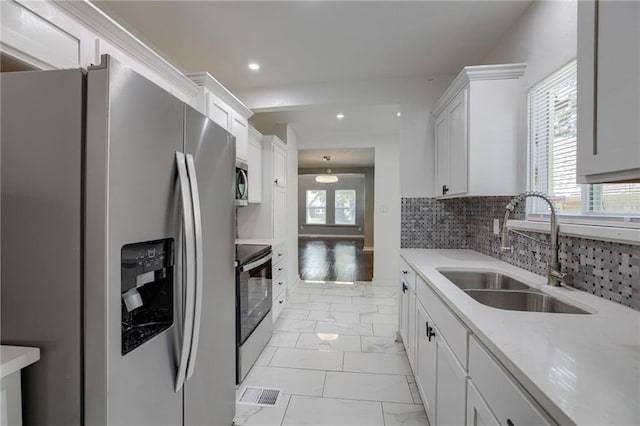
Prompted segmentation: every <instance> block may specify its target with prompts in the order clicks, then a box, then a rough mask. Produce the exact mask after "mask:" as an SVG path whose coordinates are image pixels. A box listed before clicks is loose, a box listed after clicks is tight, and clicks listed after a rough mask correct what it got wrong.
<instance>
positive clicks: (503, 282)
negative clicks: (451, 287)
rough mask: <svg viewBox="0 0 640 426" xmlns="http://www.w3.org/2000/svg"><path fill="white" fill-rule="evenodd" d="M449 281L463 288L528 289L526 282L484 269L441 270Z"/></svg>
mask: <svg viewBox="0 0 640 426" xmlns="http://www.w3.org/2000/svg"><path fill="white" fill-rule="evenodd" d="M440 273H441V274H442V275H444V276H445V277H447V279H449V281H451V282H452V283H454V284H455V285H457V286H458V287H460V288H461V289H463V290H467V289H474V290H484V289H495V290H502V289H504V290H528V289H529V288H530V287H529V286H528V285H526V284H525V283H523V282H521V281H518V280H516V279H515V278H511V277H510V276H507V275H503V274H500V273H497V272H483V271H444V272H443V271H440Z"/></svg>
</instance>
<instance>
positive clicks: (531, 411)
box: [469, 337, 553, 426]
mask: <svg viewBox="0 0 640 426" xmlns="http://www.w3.org/2000/svg"><path fill="white" fill-rule="evenodd" d="M469 375H470V376H471V378H472V381H473V384H474V386H475V387H476V388H477V389H478V392H479V393H480V395H482V397H483V398H484V400H485V401H486V403H487V406H488V407H489V408H490V410H491V412H493V413H494V414H495V416H496V418H497V419H498V422H499V423H500V424H503V425H509V426H514V425H515V426H522V425H549V424H553V421H552V420H551V419H549V418H548V416H547V415H546V413H544V412H543V411H542V409H541V408H539V407H537V404H536V403H535V402H534V401H532V400H531V398H530V397H529V396H528V395H527V394H526V391H525V390H524V389H522V387H521V386H520V385H519V384H518V383H517V382H516V381H515V379H513V378H512V377H511V375H510V374H509V373H508V372H507V371H505V370H504V367H502V366H501V365H500V364H499V363H498V361H497V360H495V359H494V358H493V355H490V354H489V353H488V352H487V351H486V350H485V349H484V348H483V347H482V345H481V343H480V342H479V341H478V340H477V339H476V338H475V337H472V338H471V339H470V341H469Z"/></svg>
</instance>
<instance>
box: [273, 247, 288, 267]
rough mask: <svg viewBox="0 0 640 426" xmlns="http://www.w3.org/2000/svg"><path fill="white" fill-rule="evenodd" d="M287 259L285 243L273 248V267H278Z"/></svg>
mask: <svg viewBox="0 0 640 426" xmlns="http://www.w3.org/2000/svg"><path fill="white" fill-rule="evenodd" d="M285 257H286V245H285V243H280V244H278V245H274V246H273V261H272V262H271V263H272V264H273V265H277V264H278V263H280V262H282V261H283V260H284V258H285Z"/></svg>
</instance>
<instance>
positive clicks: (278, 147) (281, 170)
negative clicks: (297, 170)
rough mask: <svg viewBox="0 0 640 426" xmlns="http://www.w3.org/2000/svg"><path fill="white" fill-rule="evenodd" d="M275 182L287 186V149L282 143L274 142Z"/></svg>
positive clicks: (282, 186)
mask: <svg viewBox="0 0 640 426" xmlns="http://www.w3.org/2000/svg"><path fill="white" fill-rule="evenodd" d="M271 149H272V150H273V184H274V185H275V186H278V187H281V188H285V187H286V186H287V150H286V147H285V146H283V145H282V144H275V143H274V144H273V145H272V147H271Z"/></svg>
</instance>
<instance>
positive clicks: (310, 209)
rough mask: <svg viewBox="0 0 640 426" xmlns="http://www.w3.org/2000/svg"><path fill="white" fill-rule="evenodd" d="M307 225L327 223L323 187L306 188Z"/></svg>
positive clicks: (325, 195) (325, 198) (325, 193)
mask: <svg viewBox="0 0 640 426" xmlns="http://www.w3.org/2000/svg"><path fill="white" fill-rule="evenodd" d="M306 208H307V225H324V224H326V223H327V191H325V190H323V189H309V190H307V200H306Z"/></svg>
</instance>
